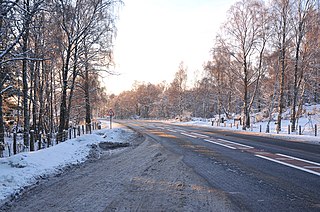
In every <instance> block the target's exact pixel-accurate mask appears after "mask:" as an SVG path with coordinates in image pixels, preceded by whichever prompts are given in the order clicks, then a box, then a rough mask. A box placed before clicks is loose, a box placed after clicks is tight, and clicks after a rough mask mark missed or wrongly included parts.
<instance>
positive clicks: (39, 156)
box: [0, 124, 134, 205]
mask: <svg viewBox="0 0 320 212" xmlns="http://www.w3.org/2000/svg"><path fill="white" fill-rule="evenodd" d="M133 134H134V132H133V131H131V130H129V129H127V128H124V127H123V126H121V125H117V124H115V125H114V127H113V129H102V130H97V131H94V132H93V134H90V135H83V136H80V137H78V138H75V139H70V140H67V141H65V142H63V143H60V144H58V145H56V146H53V147H50V148H47V149H42V150H40V151H36V152H22V153H20V154H17V155H14V156H11V157H7V158H0V205H1V204H2V203H3V202H5V201H6V200H7V199H10V198H11V197H12V196H14V195H16V194H19V193H20V192H21V191H22V190H23V188H25V187H27V186H30V185H33V184H35V183H37V181H39V179H41V178H44V177H46V176H49V175H54V174H57V173H59V172H61V171H63V169H64V168H65V167H68V166H71V165H74V164H79V163H82V162H84V161H86V160H87V159H88V158H89V154H90V150H92V147H93V146H94V144H98V143H100V142H126V141H127V140H128V138H129V137H130V136H132V135H133Z"/></svg>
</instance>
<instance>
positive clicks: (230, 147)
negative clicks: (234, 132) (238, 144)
mask: <svg viewBox="0 0 320 212" xmlns="http://www.w3.org/2000/svg"><path fill="white" fill-rule="evenodd" d="M205 141H208V142H210V143H213V144H218V145H220V146H224V147H227V148H229V149H236V148H234V147H232V146H228V145H225V144H222V143H219V142H216V141H212V140H208V139H205Z"/></svg>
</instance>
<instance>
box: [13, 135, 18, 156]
mask: <svg viewBox="0 0 320 212" xmlns="http://www.w3.org/2000/svg"><path fill="white" fill-rule="evenodd" d="M13 154H14V155H15V154H17V133H16V132H14V133H13Z"/></svg>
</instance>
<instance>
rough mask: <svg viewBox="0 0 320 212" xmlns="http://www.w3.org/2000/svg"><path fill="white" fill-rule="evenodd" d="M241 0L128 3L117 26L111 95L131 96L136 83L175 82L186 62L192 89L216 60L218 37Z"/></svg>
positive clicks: (134, 0)
mask: <svg viewBox="0 0 320 212" xmlns="http://www.w3.org/2000/svg"><path fill="white" fill-rule="evenodd" d="M235 2H236V0H127V1H126V0H124V3H125V5H124V6H123V7H122V9H121V10H120V19H119V20H118V23H117V28H118V32H117V38H116V41H115V43H114V44H115V49H114V56H115V63H116V67H115V71H117V72H119V73H120V75H119V76H108V77H107V78H106V79H104V82H105V85H106V88H107V91H108V93H115V94H119V93H120V92H121V91H124V90H131V87H132V84H133V83H134V81H135V80H136V81H140V82H151V83H154V84H156V83H160V82H162V81H164V80H165V81H167V82H168V83H169V82H171V81H172V79H173V77H174V74H175V72H176V71H177V70H178V67H179V64H180V62H181V61H183V62H184V64H185V65H186V66H187V67H188V78H189V82H190V83H191V84H192V83H193V82H194V78H195V76H194V74H195V72H197V73H196V75H200V74H201V72H202V70H203V68H202V65H203V63H204V62H205V61H207V60H209V58H210V52H209V51H210V49H211V48H212V47H213V44H214V38H215V36H216V33H217V31H218V29H219V27H221V25H222V23H223V22H225V21H226V12H227V10H228V9H229V8H230V6H231V5H232V4H234V3H235Z"/></svg>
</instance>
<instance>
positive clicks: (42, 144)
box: [0, 122, 101, 158]
mask: <svg viewBox="0 0 320 212" xmlns="http://www.w3.org/2000/svg"><path fill="white" fill-rule="evenodd" d="M96 129H101V124H100V123H98V122H93V123H91V124H87V125H79V126H75V127H70V128H69V129H67V130H64V131H63V132H61V133H59V132H53V133H48V134H44V133H36V132H35V131H34V130H30V132H29V136H28V137H29V139H28V142H27V143H24V139H23V137H24V136H23V133H16V132H13V133H8V132H6V133H5V134H4V138H5V142H4V144H1V143H0V158H1V157H10V156H12V155H15V154H18V153H21V152H33V151H37V150H41V149H46V148H49V147H51V146H54V145H57V144H58V143H60V142H64V141H66V140H68V139H73V138H76V137H78V136H81V135H84V134H91V133H92V131H93V130H96Z"/></svg>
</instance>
